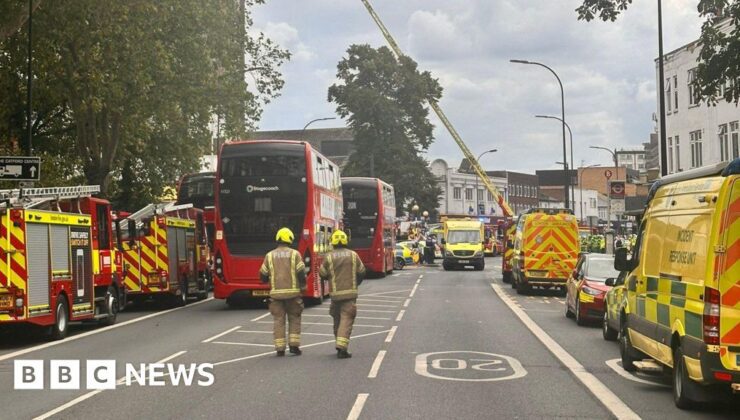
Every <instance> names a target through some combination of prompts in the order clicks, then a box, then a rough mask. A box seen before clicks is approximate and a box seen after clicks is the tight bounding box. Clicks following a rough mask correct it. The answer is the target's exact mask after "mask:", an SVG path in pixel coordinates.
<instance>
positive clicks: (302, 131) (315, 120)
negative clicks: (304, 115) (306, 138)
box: [301, 117, 337, 137]
mask: <svg viewBox="0 0 740 420" xmlns="http://www.w3.org/2000/svg"><path fill="white" fill-rule="evenodd" d="M336 119H337V117H324V118H316V119H314V120H311V121H309V122H307V123H306V125H304V126H303V130H301V137H303V133H304V132H305V131H306V129H307V128H308V126H309V125H311V124H313V123H315V122H317V121H329V120H336Z"/></svg>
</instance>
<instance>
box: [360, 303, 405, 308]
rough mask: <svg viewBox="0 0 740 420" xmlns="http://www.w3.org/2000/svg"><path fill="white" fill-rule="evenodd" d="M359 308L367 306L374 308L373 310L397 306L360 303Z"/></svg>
mask: <svg viewBox="0 0 740 420" xmlns="http://www.w3.org/2000/svg"><path fill="white" fill-rule="evenodd" d="M357 306H359V307H361V308H364V307H365V306H372V307H373V308H395V307H396V305H378V304H375V303H358V304H357Z"/></svg>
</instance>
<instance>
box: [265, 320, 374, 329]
mask: <svg viewBox="0 0 740 420" xmlns="http://www.w3.org/2000/svg"><path fill="white" fill-rule="evenodd" d="M259 323H260V324H272V321H259ZM301 325H331V326H332V327H333V326H334V324H333V323H331V322H301ZM353 326H354V327H373V328H385V325H367V324H354V325H353Z"/></svg>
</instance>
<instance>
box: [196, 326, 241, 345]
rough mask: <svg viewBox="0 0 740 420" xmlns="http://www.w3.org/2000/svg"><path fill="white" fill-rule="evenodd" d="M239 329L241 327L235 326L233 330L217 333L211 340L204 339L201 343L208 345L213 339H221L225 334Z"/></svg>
mask: <svg viewBox="0 0 740 420" xmlns="http://www.w3.org/2000/svg"><path fill="white" fill-rule="evenodd" d="M241 327H242V326H241V325H237V326H236V327H234V328H229V329H228V330H226V331H224V332H222V333H218V334H216V335H214V336H213V337H211V338H206V339H205V340H203V341H201V343H210V342H211V341H213V340H215V339H217V338H220V337H223V336H225V335H226V334H228V333H230V332H232V331H234V330H238V329H239V328H241Z"/></svg>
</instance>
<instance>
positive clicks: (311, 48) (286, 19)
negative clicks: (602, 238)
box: [253, 0, 701, 173]
mask: <svg viewBox="0 0 740 420" xmlns="http://www.w3.org/2000/svg"><path fill="white" fill-rule="evenodd" d="M580 3H581V2H580V1H579V0H457V1H449V0H372V1H371V4H372V6H373V7H374V9H375V11H376V12H377V13H378V14H379V15H380V17H381V19H382V20H383V21H384V23H385V25H386V27H388V29H389V30H390V32H391V33H392V34H393V36H394V37H395V39H396V41H397V42H398V44H399V45H400V47H401V49H402V50H403V51H404V52H405V53H406V54H407V55H409V56H410V57H411V58H413V59H414V60H416V61H417V62H418V63H419V68H420V69H421V70H428V71H430V72H431V73H432V75H433V76H434V77H436V78H438V79H439V82H440V84H441V85H442V87H443V89H444V92H443V97H442V100H441V101H440V106H441V108H442V109H443V110H444V112H445V114H446V115H447V117H448V119H449V120H450V121H451V122H452V124H453V125H454V126H455V128H456V129H457V131H458V133H460V135H461V136H462V138H463V140H464V141H465V143H466V144H467V145H468V147H469V148H470V149H471V150H472V151H473V153H474V154H476V155H477V154H479V153H481V152H483V151H485V150H489V149H494V148H495V149H497V150H498V152H496V153H490V154H487V155H486V156H484V157H483V158H482V159H481V164H482V165H483V166H484V168H485V169H487V170H512V171H522V172H529V173H534V171H535V170H536V169H552V168H557V167H559V166H558V165H556V164H555V162H556V161H562V131H561V125H560V123H559V122H558V121H556V120H548V119H539V118H535V117H534V115H537V114H542V115H555V116H560V112H561V107H560V89H559V87H558V84H557V80H556V79H555V77H554V76H553V75H552V74H551V73H549V72H548V71H547V70H546V69H544V68H541V67H538V66H532V65H521V64H511V63H509V60H510V59H526V60H529V61H539V62H541V63H544V64H547V65H548V66H550V67H551V68H553V70H555V71H556V72H557V73H558V75H559V76H560V78H561V79H562V81H563V85H564V91H565V119H566V121H567V122H568V124H569V125H570V127H571V128H572V130H573V145H574V156H575V159H574V160H575V162H576V164H577V165H578V166H580V165H581V163H585V165H593V164H601V165H608V164H609V163H610V162H611V157H610V155H609V154H608V153H607V152H606V151H599V150H593V149H589V146H604V147H608V148H626V149H635V148H641V147H642V146H641V144H642V143H643V142H646V141H648V139H649V135H650V133H651V132H653V130H654V128H655V123H654V122H653V120H652V115H653V113H655V112H656V108H657V97H656V78H655V74H656V69H655V62H654V59H655V58H656V57H657V55H658V42H657V36H658V35H657V5H656V2H655V1H647V0H638V1H636V2H634V3H633V4H632V6H631V7H630V10H628V11H627V12H626V13H625V14H624V15H622V16H620V18H619V19H618V20H617V21H616V22H606V23H605V22H601V21H598V22H597V21H592V22H583V21H578V20H577V15H576V12H575V9H576V7H578V6H579V5H580ZM696 4H697V0H669V1H663V27H664V49H665V52H666V53H668V52H670V51H672V50H674V49H676V48H679V47H681V46H683V45H685V44H687V43H689V42H691V41H693V40H695V39H696V38H698V36H699V34H700V32H701V19H700V18H699V16H698V14H697V11H696ZM253 17H254V26H255V29H256V30H258V31H263V32H265V33H266V34H267V35H268V36H270V37H271V38H272V39H273V40H275V41H276V42H278V43H279V44H280V45H281V46H283V47H284V48H287V49H289V50H290V51H291V52H292V54H293V57H292V59H291V60H290V62H289V63H287V64H286V65H284V67H283V69H282V71H283V77H284V79H285V86H284V88H283V90H282V92H281V96H280V97H278V98H276V99H274V100H273V101H272V102H271V103H270V104H268V105H267V106H266V107H265V109H264V115H263V117H262V120H261V121H260V122H259V124H258V126H259V129H261V130H281V129H300V128H302V127H303V126H304V124H306V122H308V121H310V120H312V119H314V118H322V117H338V116H337V115H336V113H335V109H336V106H335V105H334V104H332V103H329V102H327V89H328V88H329V86H331V85H332V84H333V83H335V82H337V79H336V66H337V63H338V62H339V61H340V60H341V59H342V58H343V57H345V56H346V50H347V48H348V47H349V46H350V45H351V44H370V45H371V46H373V47H380V46H384V45H386V43H385V40H384V38H383V37H382V35H381V34H380V31H379V30H378V29H377V27H376V26H375V23H374V22H373V21H372V19H371V18H370V15H369V14H368V12H367V11H366V9H365V7H364V6H363V5H362V2H361V1H360V0H266V4H264V5H261V6H256V7H255V9H254V12H253ZM430 116H431V120H432V122H433V123H434V124H435V130H434V136H435V142H434V144H433V145H432V146H431V147H430V148H429V150H428V152H427V155H426V158H427V159H428V160H430V161H431V160H434V159H437V158H442V159H445V160H447V161H448V162H449V163H450V164H451V165H458V164H459V162H460V160H461V159H462V157H463V155H462V152H460V150H459V149H458V148H457V147H456V145H455V143H454V141H453V140H452V137H451V136H450V135H449V134H448V132H447V130H446V129H445V128H444V126H442V124H441V123H440V122H439V120H438V119H437V118H436V116H434V115H433V113H432V112H431V111H430ZM343 124H344V123H343V121H342V120H341V119H339V118H337V120H334V121H323V122H318V123H315V124H313V125H312V126H311V127H312V128H324V127H338V126H343ZM568 153H569V154H570V151H569V152H568ZM569 158H570V157H569Z"/></svg>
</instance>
